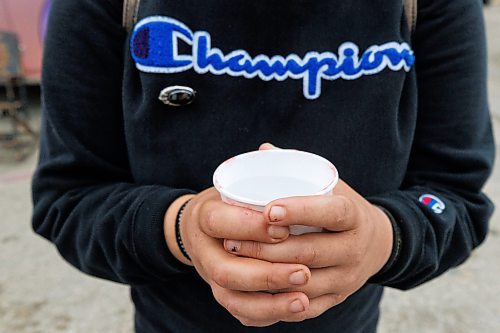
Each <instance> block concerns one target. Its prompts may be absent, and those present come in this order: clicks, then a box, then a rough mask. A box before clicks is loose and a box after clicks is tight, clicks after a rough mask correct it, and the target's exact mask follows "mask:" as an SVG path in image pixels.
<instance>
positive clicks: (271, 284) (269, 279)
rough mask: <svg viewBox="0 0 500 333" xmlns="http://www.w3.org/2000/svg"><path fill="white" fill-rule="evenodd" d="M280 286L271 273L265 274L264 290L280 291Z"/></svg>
mask: <svg viewBox="0 0 500 333" xmlns="http://www.w3.org/2000/svg"><path fill="white" fill-rule="evenodd" d="M281 287H282V286H281V285H280V283H279V282H278V281H276V277H275V276H274V274H273V273H272V272H269V273H267V274H266V288H267V290H274V289H280V288H281Z"/></svg>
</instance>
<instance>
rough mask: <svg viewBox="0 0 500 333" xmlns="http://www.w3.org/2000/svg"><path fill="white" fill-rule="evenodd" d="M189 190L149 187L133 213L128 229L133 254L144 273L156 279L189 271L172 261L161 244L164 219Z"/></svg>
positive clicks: (188, 267) (169, 253)
mask: <svg viewBox="0 0 500 333" xmlns="http://www.w3.org/2000/svg"><path fill="white" fill-rule="evenodd" d="M191 193H194V192H193V191H189V190H177V189H175V190H173V189H170V188H168V187H159V186H158V187H153V188H152V189H151V191H150V192H149V194H148V195H147V196H145V198H144V199H143V201H142V203H141V205H140V206H139V208H138V209H137V211H136V214H135V216H134V220H133V225H132V228H133V229H132V244H133V251H134V254H135V256H136V257H137V259H138V261H139V263H140V264H141V265H142V266H144V269H145V270H147V271H148V272H150V273H151V274H152V275H153V276H155V277H157V278H158V279H161V280H165V279H166V278H168V275H171V274H178V273H187V272H191V271H192V270H193V268H192V267H190V266H186V265H184V264H183V263H181V262H180V261H178V260H177V258H175V257H174V256H173V255H172V253H171V252H170V250H169V249H168V246H167V242H166V241H165V236H164V231H163V225H164V222H163V221H164V216H165V212H166V211H167V209H168V207H169V206H170V204H171V203H172V202H173V201H174V200H175V199H176V198H178V197H180V196H182V195H184V194H191Z"/></svg>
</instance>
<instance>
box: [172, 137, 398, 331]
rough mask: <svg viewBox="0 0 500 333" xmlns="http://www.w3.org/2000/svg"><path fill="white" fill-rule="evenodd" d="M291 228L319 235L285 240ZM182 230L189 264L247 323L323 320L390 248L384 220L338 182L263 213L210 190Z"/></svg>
mask: <svg viewBox="0 0 500 333" xmlns="http://www.w3.org/2000/svg"><path fill="white" fill-rule="evenodd" d="M259 149H260V150H265V149H277V148H276V147H274V146H273V145H271V144H263V145H261V146H260V148H259ZM296 224H299V225H307V226H314V227H321V228H323V232H318V233H308V234H302V235H290V233H289V226H291V225H296ZM180 226H181V229H180V231H181V236H182V241H183V243H184V246H185V250H186V252H187V253H188V254H189V256H190V258H191V263H189V264H192V265H194V267H195V268H196V270H197V272H198V273H199V274H200V276H201V277H202V278H203V279H204V280H205V281H206V282H207V283H208V284H209V285H210V287H211V289H212V293H213V295H214V297H215V299H216V300H217V302H218V303H220V304H221V305H222V306H223V307H224V308H226V309H227V311H229V312H230V313H231V314H232V315H233V316H234V317H235V318H237V319H238V320H239V321H240V322H241V323H242V324H243V325H246V326H268V325H272V324H274V323H276V322H278V321H286V322H297V321H302V320H305V319H309V318H314V317H317V316H319V315H321V314H322V313H323V312H325V311H326V310H328V309H330V308H331V307H334V306H336V305H338V304H340V303H341V302H343V301H344V300H345V299H346V298H347V297H349V296H350V295H352V294H353V293H354V292H356V291H357V290H358V289H360V288H361V287H362V286H363V285H364V284H365V283H366V281H367V280H368V279H369V278H370V277H371V276H373V275H374V274H376V273H377V272H378V271H379V270H380V269H381V268H382V267H383V266H384V264H385V263H386V262H387V260H388V258H389V257H390V254H391V251H392V237H393V236H392V226H391V223H390V221H389V218H388V217H387V215H386V214H385V213H384V212H383V211H382V210H381V209H380V208H379V207H377V206H374V205H372V204H371V203H369V202H368V201H367V200H366V199H364V198H363V197H362V196H361V195H360V194H358V193H357V192H356V191H354V190H353V189H352V188H351V187H349V186H348V185H347V184H346V183H345V182H343V181H342V180H339V183H338V184H337V186H336V187H335V189H334V191H333V195H331V196H310V197H291V198H284V199H278V200H275V201H273V202H271V203H269V204H268V205H267V206H266V207H265V209H264V211H263V212H262V213H261V212H257V211H253V210H250V209H247V208H242V207H237V206H232V205H229V204H227V203H224V202H223V201H222V200H221V198H220V195H219V193H218V192H217V190H216V189H215V188H213V187H212V188H209V189H207V190H205V191H203V192H201V193H199V194H197V195H195V196H193V197H191V200H190V201H189V203H188V204H187V206H186V207H185V209H184V212H183V214H182V219H181V224H180ZM179 259H180V260H181V261H184V262H185V263H188V262H186V259H184V258H179Z"/></svg>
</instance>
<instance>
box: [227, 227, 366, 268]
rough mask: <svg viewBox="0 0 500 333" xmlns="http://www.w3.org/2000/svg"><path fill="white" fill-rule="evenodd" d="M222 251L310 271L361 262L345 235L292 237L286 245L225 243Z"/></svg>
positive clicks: (249, 242)
mask: <svg viewBox="0 0 500 333" xmlns="http://www.w3.org/2000/svg"><path fill="white" fill-rule="evenodd" d="M224 248H225V249H226V251H228V252H230V253H233V254H235V255H238V256H243V257H249V258H255V259H261V260H265V261H269V262H280V263H299V264H303V265H306V266H308V267H310V268H321V267H330V266H337V265H343V264H352V263H353V262H356V261H359V260H360V258H358V252H360V251H353V244H352V241H351V238H350V237H349V235H347V234H345V233H326V232H325V233H310V234H304V235H300V236H293V235H292V236H290V237H289V238H288V239H287V241H286V242H282V243H279V244H266V243H261V242H253V241H239V240H225V241H224ZM359 255H361V253H359Z"/></svg>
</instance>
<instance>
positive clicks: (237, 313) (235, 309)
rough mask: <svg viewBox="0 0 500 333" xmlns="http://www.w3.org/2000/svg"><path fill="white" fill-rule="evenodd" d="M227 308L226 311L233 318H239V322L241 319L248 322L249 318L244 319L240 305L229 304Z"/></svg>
mask: <svg viewBox="0 0 500 333" xmlns="http://www.w3.org/2000/svg"><path fill="white" fill-rule="evenodd" d="M225 307H226V310H227V311H229V313H230V314H231V315H232V316H233V317H235V318H237V319H238V320H239V318H241V319H244V320H248V318H245V317H243V313H242V312H241V308H240V306H239V305H238V303H236V302H227V303H226V306H225Z"/></svg>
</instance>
